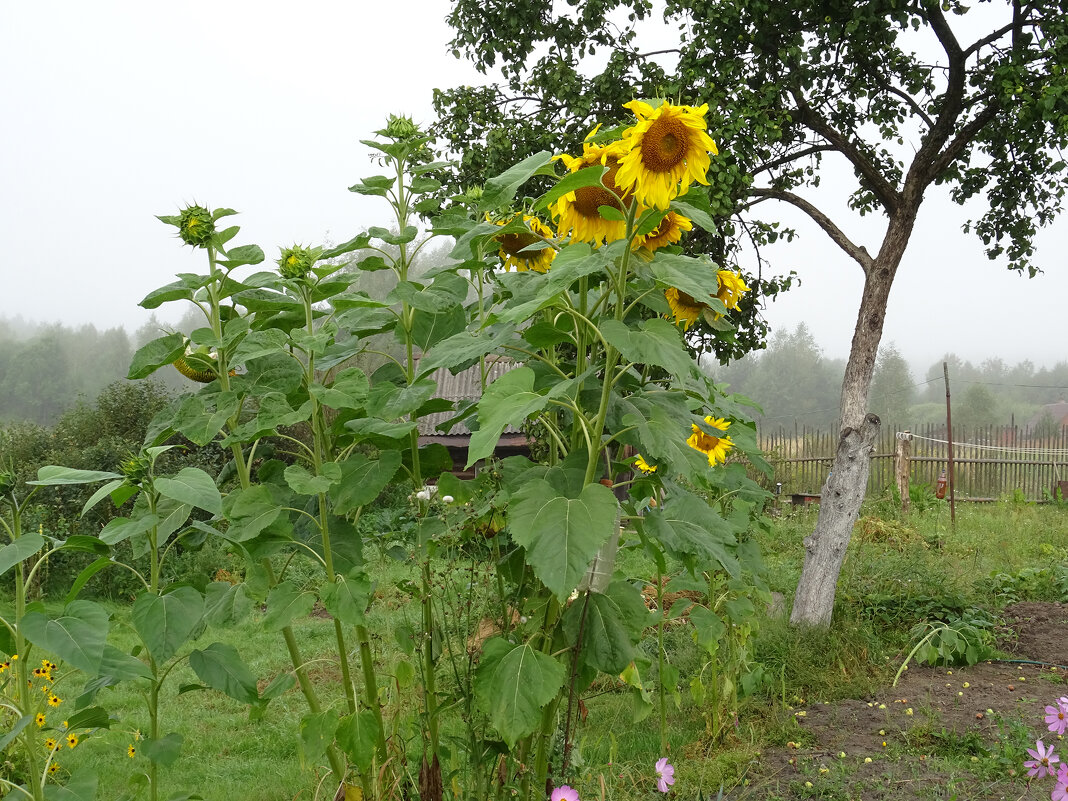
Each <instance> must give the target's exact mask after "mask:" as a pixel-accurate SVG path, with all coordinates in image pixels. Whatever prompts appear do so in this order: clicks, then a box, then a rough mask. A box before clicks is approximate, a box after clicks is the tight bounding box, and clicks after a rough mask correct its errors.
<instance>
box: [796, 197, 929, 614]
mask: <svg viewBox="0 0 1068 801" xmlns="http://www.w3.org/2000/svg"><path fill="white" fill-rule="evenodd" d="M916 205H917V206H918V205H919V204H918V201H917V203H916ZM915 220H916V209H915V207H913V208H912V210H911V212H905V213H899V214H897V215H895V216H894V217H892V218H891V219H890V224H889V226H888V227H887V230H886V236H885V237H884V238H883V245H882V248H881V249H880V251H879V255H878V256H877V257H876V258H875V259H874V260H873V261H872V262H871V264H870V266H869V267H868V268H867V270H866V275H865V280H864V293H863V295H862V296H861V301H860V312H859V314H858V315H857V324H856V328H855V329H854V331H853V344H852V347H851V348H850V351H849V361H848V362H846V369H845V376H844V377H843V379H842V412H841V417H840V421H841V422H840V426H839V428H840V431H841V434H840V439H839V444H838V451H837V452H836V453H835V457H834V463H833V465H832V467H831V475H830V476H828V479H827V483H826V484H825V485H824V488H823V492H822V498H821V500H820V514H819V517H818V518H817V521H816V529H815V531H813V532H812V534H811V535H810V536H809V537H806V538H805V563H804V566H803V567H802V569H801V580H800V582H799V583H798V585H797V594H796V596H795V597H794V606H793V611H792V612H791V615H790V622H791V623H792V624H794V625H795V626H796V625H808V626H822V627H826V626H829V625H830V623H831V613H832V612H833V611H834V596H835V590H836V589H837V583H838V573H839V571H840V570H841V569H842V561H843V560H844V559H845V552H846V547H847V546H848V545H849V539H850V537H851V536H852V533H853V524H854V523H855V522H856V519H857V515H858V514H859V513H860V504H861V502H862V501H863V500H864V491H865V489H866V488H867V484H868V470H869V468H870V463H871V458H870V457H871V454H870V451H871V443H872V442H873V441H874V437H875V436H876V435H877V434H878V430H879V418H878V417H877V416H875V415H869V414H867V405H868V392H869V390H870V389H871V379H872V375H873V374H874V372H875V357H876V355H877V354H878V352H879V342H880V340H881V339H882V336H883V320H884V319H885V317H886V303H887V301H888V299H889V297H890V287H891V286H892V285H893V282H894V275H895V274H896V273H897V267H898V265H899V264H900V263H901V256H902V255H903V254H904V252H905V247H906V245H908V241H909V236H910V235H911V234H912V227H913V223H914V222H915ZM869 436H870V439H869ZM865 442H867V445H865V444H864V443H865Z"/></svg>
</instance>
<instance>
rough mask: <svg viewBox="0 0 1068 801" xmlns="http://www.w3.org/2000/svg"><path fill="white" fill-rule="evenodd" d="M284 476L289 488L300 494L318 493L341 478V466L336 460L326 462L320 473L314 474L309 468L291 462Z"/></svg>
mask: <svg viewBox="0 0 1068 801" xmlns="http://www.w3.org/2000/svg"><path fill="white" fill-rule="evenodd" d="M284 476H285V479H286V483H287V484H288V485H289V488H290V489H291V490H293V492H295V493H297V494H298V495H318V494H319V493H321V492H324V493H325V492H326V491H327V490H329V489H330V488H331V487H332V486H334V484H336V483H338V482H339V481H340V480H341V467H340V465H338V464H335V463H334V462H326V463H325V464H324V465H323V466H322V471H321V474H320V475H312V474H311V473H310V472H308V470H307V468H305V467H302V466H301V465H299V464H291V465H289V467H287V468H286V469H285V473H284Z"/></svg>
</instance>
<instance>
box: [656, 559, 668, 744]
mask: <svg viewBox="0 0 1068 801" xmlns="http://www.w3.org/2000/svg"><path fill="white" fill-rule="evenodd" d="M656 608H657V609H658V610H660V619H659V620H658V621H657V623H656V659H657V676H658V678H659V680H658V681H657V684H658V685H659V690H660V692H659V696H660V697H659V701H660V753H662V754H666V753H667V748H668V736H667V688H666V687H665V686H664V620H665V618H666V616H667V615H666V612H665V610H664V574H663V572H662V571H661V570H660V567H659V564H658V565H657V568H656Z"/></svg>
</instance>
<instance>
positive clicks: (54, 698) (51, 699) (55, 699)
mask: <svg viewBox="0 0 1068 801" xmlns="http://www.w3.org/2000/svg"><path fill="white" fill-rule="evenodd" d="M62 703H63V699H62V698H60V697H59V696H58V695H55V694H53V693H49V694H48V705H49V706H59V705H60V704H62Z"/></svg>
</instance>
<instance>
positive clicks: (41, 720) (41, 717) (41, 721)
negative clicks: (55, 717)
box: [34, 712, 45, 728]
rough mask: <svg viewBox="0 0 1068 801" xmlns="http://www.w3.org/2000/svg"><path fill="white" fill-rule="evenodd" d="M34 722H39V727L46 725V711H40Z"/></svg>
mask: <svg viewBox="0 0 1068 801" xmlns="http://www.w3.org/2000/svg"><path fill="white" fill-rule="evenodd" d="M34 722H35V723H36V724H37V728H40V727H41V726H43V725H45V716H44V712H38V713H37V715H36V717H34Z"/></svg>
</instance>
